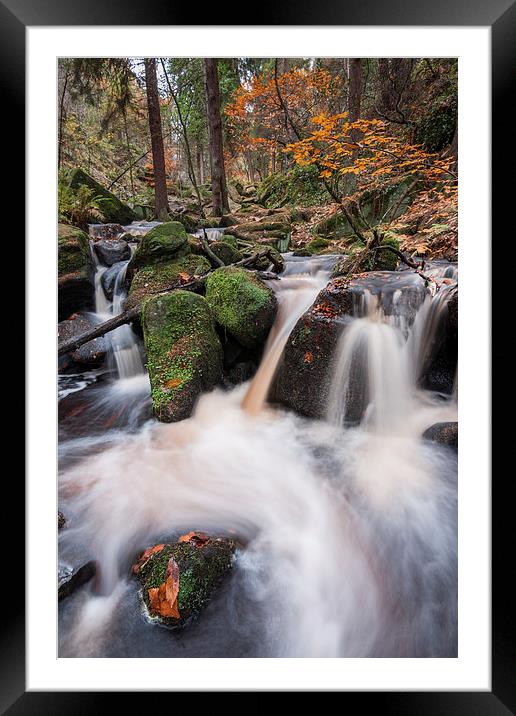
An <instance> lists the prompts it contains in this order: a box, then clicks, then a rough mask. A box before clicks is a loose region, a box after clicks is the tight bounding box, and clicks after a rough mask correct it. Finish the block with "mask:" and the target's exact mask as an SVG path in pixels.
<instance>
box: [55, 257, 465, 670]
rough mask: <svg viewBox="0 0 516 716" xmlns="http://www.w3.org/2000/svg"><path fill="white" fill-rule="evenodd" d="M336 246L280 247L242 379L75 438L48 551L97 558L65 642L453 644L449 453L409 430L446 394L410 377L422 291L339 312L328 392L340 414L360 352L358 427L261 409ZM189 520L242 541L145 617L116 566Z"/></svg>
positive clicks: (423, 649)
mask: <svg viewBox="0 0 516 716" xmlns="http://www.w3.org/2000/svg"><path fill="white" fill-rule="evenodd" d="M332 260H334V259H331V257H324V258H321V259H317V260H314V259H302V260H300V259H295V257H288V256H287V267H286V270H285V272H284V274H283V276H282V278H281V281H278V282H277V285H275V290H276V291H277V297H278V302H279V312H278V317H277V321H276V324H275V326H274V327H273V329H272V332H271V336H270V338H269V341H268V344H267V347H266V350H265V353H264V356H263V359H262V364H261V366H260V369H259V371H258V373H257V374H256V376H255V378H254V379H253V381H252V383H251V384H250V385H242V386H239V387H237V388H235V389H234V390H231V391H227V392H223V391H221V390H219V389H216V390H214V391H212V392H211V393H208V394H205V395H203V396H202V397H201V399H200V400H199V402H198V405H197V407H196V410H195V413H194V415H193V416H192V417H191V418H190V419H188V420H183V421H181V422H179V423H174V424H168V425H167V424H160V423H157V422H155V421H150V422H147V423H145V425H143V426H142V427H141V428H140V429H139V430H138V432H134V431H133V432H131V433H128V432H127V431H126V430H124V429H120V428H118V429H116V430H114V431H112V432H111V433H110V435H109V436H106V435H105V434H102V435H99V436H98V437H97V438H95V439H94V450H95V452H94V454H91V450H90V449H89V448H90V447H91V444H89V446H88V449H85V450H84V452H83V453H82V454H81V448H80V445H78V444H77V441H75V442H74V441H71V443H72V445H71V448H70V452H73V453H74V454H75V455H76V456H77V455H78V454H80V458H77V459H76V460H75V461H73V462H71V463H70V462H67V461H64V464H63V468H62V471H61V474H60V488H59V489H60V506H61V509H63V511H64V512H65V514H66V515H67V516H68V517H69V522H70V525H69V527H67V529H66V530H64V531H62V533H61V534H60V552H61V553H62V554H76V553H77V552H80V554H81V556H82V557H83V558H84V559H95V560H96V562H97V564H98V579H97V582H96V583H95V585H91V584H90V585H88V586H86V587H83V588H82V590H80V591H78V592H77V593H76V594H75V595H74V596H72V597H69V598H68V599H67V600H65V602H63V605H62V607H61V609H60V655H61V656H113V657H120V656H133V657H134V656H142V657H148V656H161V657H188V656H203V657H208V656H213V657H228V656H296V657H297V656H308V657H357V656H363V657H366V656H374V657H385V656H391V657H398V656H403V657H405V656H407V657H408V656H447V657H450V656H455V655H456V648H457V645H456V638H457V613H456V599H457V591H456V588H457V574H456V569H457V565H456V559H457V543H456V540H457V536H456V460H455V458H454V456H453V452H452V451H450V450H447V449H446V448H442V447H439V446H437V445H434V444H431V443H427V442H425V441H422V440H421V439H420V436H421V434H422V432H423V430H424V429H425V428H426V427H428V426H429V425H430V424H432V423H433V422H435V421H436V420H442V419H450V417H443V416H450V415H452V414H454V413H455V411H456V406H455V403H454V401H453V400H450V401H447V402H446V401H440V402H439V403H437V402H435V401H434V400H433V398H432V396H431V395H429V394H427V393H424V392H423V391H419V392H418V390H417V389H416V387H415V383H414V382H413V381H412V380H411V379H410V374H411V370H410V362H411V360H412V358H411V356H412V355H413V354H417V355H420V353H421V350H420V349H419V348H417V349H416V348H414V345H415V344H416V343H417V344H418V345H421V341H419V339H418V341H416V340H415V339H414V341H412V342H411V340H410V334H411V330H412V331H414V327H415V325H416V321H417V318H416V321H414V315H417V316H419V313H418V311H417V308H418V307H420V306H421V301H420V300H419V298H418V299H417V301H416V303H417V304H418V305H417V307H415V304H414V305H413V304H411V302H410V300H409V301H408V303H407V302H406V300H405V299H406V296H405V295H401V294H399V295H397V296H394V295H390V298H389V300H390V301H391V304H389V305H392V304H395V305H396V306H398V307H403V306H405V307H406V306H407V305H409V307H410V311H408V309H407V311H405V313H407V315H408V314H409V313H410V316H411V317H410V318H409V319H407V320H405V318H403V317H402V316H401V315H400V313H402V312H403V311H402V310H401V308H400V310H398V311H396V310H394V311H390V309H389V311H390V312H389V313H387V312H386V310H384V308H385V302H383V301H382V300H381V299H378V298H371V296H369V295H368V294H367V292H366V298H365V299H363V300H360V301H358V302H357V306H361V307H360V308H357V311H358V315H357V316H355V317H353V318H351V319H350V321H349V322H348V324H347V325H346V326H345V327H344V330H343V340H342V342H341V345H340V346H339V348H338V351H337V356H336V368H335V381H334V390H333V396H335V395H336V394H338V395H339V396H340V403H339V405H340V408H339V410H340V411H341V413H340V414H339V415H342V395H343V393H345V392H346V390H345V385H346V380H348V381H349V378H347V375H348V372H349V371H348V367H347V366H350V365H351V364H353V363H354V362H355V363H356V361H354V359H352V358H349V355H351V356H355V355H359V356H361V359H360V361H359V362H361V370H362V372H364V373H367V374H368V375H369V378H370V379H369V380H368V386H369V387H368V391H369V393H368V404H369V406H370V407H369V409H368V410H366V414H365V416H364V419H363V420H362V422H361V423H360V424H359V425H358V426H355V427H352V428H348V427H346V425H345V424H343V419H342V418H341V417H337V415H336V413H335V415H333V416H332V419H331V421H328V422H325V421H313V420H308V419H303V418H300V417H298V416H296V415H294V414H292V413H287V412H284V411H281V410H278V409H272V408H270V409H268V410H261V407H262V406H263V405H264V402H265V400H266V396H267V391H268V387H269V385H270V383H271V380H272V378H273V375H274V372H275V368H276V366H277V364H278V360H279V358H280V356H281V352H282V350H283V347H284V345H285V341H286V340H287V338H288V335H289V333H290V331H291V330H292V327H293V326H294V324H295V323H296V321H297V319H298V318H299V316H300V315H301V313H302V312H303V311H304V310H305V309H306V308H307V307H308V306H309V305H310V304H311V302H312V301H313V299H314V298H315V295H316V294H317V291H318V290H319V288H320V287H321V286H322V285H324V283H325V282H326V280H327V278H328V269H329V267H330V266H331V262H332ZM326 262H327V263H326ZM271 283H272V282H271ZM274 283H275V284H276V282H274ZM402 294H403V292H402ZM424 300H425V298H424V296H423V305H424ZM419 310H420V311H421V310H422V309H421V308H419ZM421 322H422V324H424V325H421V326H420V327H419V328H418V331H419V333H420V334H421V335H425V332H426V328H425V326H427V328H428V322H427V321H426V322H425V321H423V319H421ZM349 344H351V346H350V345H349ZM346 351H348V358H346V360H344V366H343V367H342V368H339V367H338V366H339V363H340V362H341V359H343V356H342V354H343V353H344V352H346ZM366 355H367V359H366V357H365V356H366ZM418 360H419V359H418ZM339 371H340V372H339ZM412 372H414V371H412ZM407 376H409V378H408V380H407ZM89 390H91V389H89ZM335 410H337V408H336V409H335ZM92 440H93V438H92ZM63 452H64V453H66V445H65V446H63ZM192 529H196V530H205V531H207V532H210V533H212V534H228V533H229V534H231V535H232V536H234V537H236V538H237V539H238V540H239V542H240V544H241V545H242V546H241V548H240V550H239V553H238V555H237V560H236V563H235V568H234V570H233V574H232V576H231V579H229V580H228V581H227V582H226V583H225V585H224V586H223V587H221V589H220V590H219V592H218V593H216V595H215V596H214V598H213V599H212V602H211V603H210V605H209V607H208V608H207V609H206V610H205V611H204V612H203V614H202V615H201V617H200V618H199V619H198V620H197V621H196V622H194V623H192V624H190V625H189V626H188V628H187V629H186V630H184V632H181V633H177V632H170V631H168V630H166V629H161V628H155V627H154V628H153V627H151V626H150V625H149V623H148V622H147V621H146V620H145V618H144V617H143V615H142V612H141V605H140V603H139V601H138V598H137V594H136V586H135V583H134V579H131V578H130V577H129V576H128V573H129V566H130V564H131V562H132V561H133V560H134V556H135V554H136V553H137V552H138V551H139V550H141V549H143V548H144V547H147V546H150V545H152V544H155V543H156V542H157V541H163V540H166V539H173V538H174V536H177V535H178V534H180V533H181V532H183V531H189V530H192Z"/></svg>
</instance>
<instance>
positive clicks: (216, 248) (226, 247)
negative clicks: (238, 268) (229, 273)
mask: <svg viewBox="0 0 516 716" xmlns="http://www.w3.org/2000/svg"><path fill="white" fill-rule="evenodd" d="M210 249H211V250H212V251H213V253H214V254H215V256H217V257H218V258H219V259H220V260H221V261H223V262H224V264H225V265H226V266H228V265H229V264H235V263H236V262H237V261H240V260H241V259H242V258H243V256H242V254H241V253H240V251H239V250H238V249H237V248H236V247H235V246H234V245H233V244H232V243H231V241H227V240H226V239H222V240H220V241H214V242H213V243H212V244H211V245H210Z"/></svg>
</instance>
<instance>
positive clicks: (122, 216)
mask: <svg viewBox="0 0 516 716" xmlns="http://www.w3.org/2000/svg"><path fill="white" fill-rule="evenodd" d="M64 180H65V181H66V182H67V183H68V185H69V187H70V189H74V190H77V189H79V187H81V186H86V187H88V189H91V190H92V191H93V192H94V194H93V196H94V197H101V198H102V199H104V200H105V201H103V202H102V213H103V215H104V216H105V217H106V220H107V221H108V222H113V223H117V224H130V223H131V221H135V220H136V219H137V218H138V217H137V215H136V213H135V212H134V211H133V210H132V209H131V207H129V206H127V204H124V202H123V201H121V200H120V199H119V198H118V197H117V196H115V194H113V193H112V192H110V191H109V190H108V189H105V188H104V187H103V186H102V185H101V184H99V182H98V181H96V180H95V179H93V177H91V176H90V175H89V174H87V173H86V172H85V171H84V170H83V169H71V170H70V171H68V172H67V173H66V176H65V177H64Z"/></svg>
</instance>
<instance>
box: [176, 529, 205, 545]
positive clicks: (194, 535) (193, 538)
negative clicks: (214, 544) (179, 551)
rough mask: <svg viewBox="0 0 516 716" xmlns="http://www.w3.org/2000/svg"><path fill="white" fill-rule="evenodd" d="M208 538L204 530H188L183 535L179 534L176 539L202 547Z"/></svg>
mask: <svg viewBox="0 0 516 716" xmlns="http://www.w3.org/2000/svg"><path fill="white" fill-rule="evenodd" d="M209 539H210V538H209V537H208V535H207V534H205V533H204V532H188V533H187V534H185V535H181V537H180V538H179V540H178V541H179V542H192V543H193V544H194V545H195V546H196V547H202V546H203V545H204V544H206V542H208V541H209Z"/></svg>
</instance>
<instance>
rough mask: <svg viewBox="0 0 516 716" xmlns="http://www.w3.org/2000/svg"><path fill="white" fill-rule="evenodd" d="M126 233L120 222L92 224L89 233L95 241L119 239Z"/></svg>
mask: <svg viewBox="0 0 516 716" xmlns="http://www.w3.org/2000/svg"><path fill="white" fill-rule="evenodd" d="M123 233H124V227H123V226H121V225H120V224H90V226H89V234H90V236H91V237H92V239H93V240H94V241H98V240H99V239H117V238H118V239H119V238H121V236H122V234H123Z"/></svg>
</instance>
